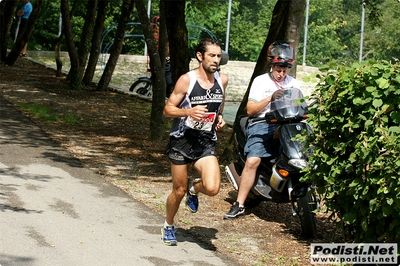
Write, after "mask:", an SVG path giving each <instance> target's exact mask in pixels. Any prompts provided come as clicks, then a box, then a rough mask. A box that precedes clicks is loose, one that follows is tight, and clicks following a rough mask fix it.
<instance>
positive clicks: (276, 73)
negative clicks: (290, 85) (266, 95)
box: [271, 65, 288, 82]
mask: <svg viewBox="0 0 400 266" xmlns="http://www.w3.org/2000/svg"><path fill="white" fill-rule="evenodd" d="M287 70H288V68H287V67H282V66H278V65H275V66H272V72H271V75H272V77H274V79H275V80H276V81H278V82H280V81H283V80H284V79H285V77H286V72H287Z"/></svg>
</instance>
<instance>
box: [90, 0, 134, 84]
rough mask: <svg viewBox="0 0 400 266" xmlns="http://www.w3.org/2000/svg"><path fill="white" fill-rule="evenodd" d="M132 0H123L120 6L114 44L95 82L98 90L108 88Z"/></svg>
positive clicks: (122, 40) (119, 51)
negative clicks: (100, 74)
mask: <svg viewBox="0 0 400 266" xmlns="http://www.w3.org/2000/svg"><path fill="white" fill-rule="evenodd" d="M133 5H134V0H123V1H122V7H121V15H120V18H119V22H118V27H117V31H116V33H115V38H114V44H113V46H112V49H111V52H110V57H109V58H108V61H107V64H106V67H105V69H104V72H103V75H102V76H101V78H100V81H99V83H98V84H97V90H98V91H104V90H106V89H107V88H108V85H109V84H110V81H111V77H112V74H113V72H114V70H115V66H116V65H117V62H118V58H119V55H120V53H121V50H122V46H123V44H124V38H125V29H126V26H127V25H128V22H129V20H130V17H131V14H132V10H133Z"/></svg>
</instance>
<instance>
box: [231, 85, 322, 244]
mask: <svg viewBox="0 0 400 266" xmlns="http://www.w3.org/2000/svg"><path fill="white" fill-rule="evenodd" d="M302 98H303V94H302V92H301V91H300V90H299V89H297V88H286V89H284V91H283V94H282V96H281V97H280V98H279V99H275V100H274V101H272V102H271V111H270V112H268V113H267V114H266V115H265V117H261V118H253V117H248V116H243V117H239V118H237V119H236V121H235V123H234V127H233V128H234V139H235V148H236V153H237V160H236V162H234V163H231V164H230V165H228V166H226V167H225V171H226V175H227V177H228V179H229V181H230V183H231V184H232V186H233V187H234V188H235V189H236V190H238V187H239V185H240V180H241V174H242V171H243V168H244V165H245V162H246V157H245V156H244V146H245V144H246V140H247V136H246V128H247V126H248V125H249V123H269V124H277V125H279V127H278V128H277V136H278V138H274V139H271V142H273V143H271V145H272V147H273V149H274V152H273V154H275V156H271V157H267V158H262V160H261V163H260V165H259V167H258V169H257V174H256V180H255V183H254V185H253V187H252V189H251V191H250V193H249V196H248V198H247V200H246V204H250V203H251V205H253V206H254V205H257V204H259V203H260V202H262V201H272V202H275V203H279V204H280V203H291V206H292V213H293V215H294V216H296V215H297V216H298V217H299V218H300V224H301V228H302V235H303V236H304V237H306V238H313V237H315V236H316V234H317V225H316V218H315V210H317V209H319V200H318V198H317V197H316V195H315V193H314V191H313V187H312V185H311V184H310V183H307V182H301V181H300V178H301V177H302V176H303V173H302V172H301V170H302V169H303V168H304V167H306V166H307V159H308V154H309V151H307V150H305V148H304V143H302V142H301V141H299V140H298V139H297V140H296V136H297V135H298V134H310V133H311V132H312V131H311V127H310V126H309V125H308V124H307V123H306V121H305V120H306V119H307V110H308V108H307V104H306V103H305V101H304V100H301V99H302Z"/></svg>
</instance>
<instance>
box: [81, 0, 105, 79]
mask: <svg viewBox="0 0 400 266" xmlns="http://www.w3.org/2000/svg"><path fill="white" fill-rule="evenodd" d="M109 2H110V0H103V1H99V3H98V5H97V17H96V24H95V26H94V30H93V36H92V47H91V50H90V56H89V62H88V64H87V67H86V71H85V75H84V76H83V83H84V84H86V85H88V84H90V83H91V82H92V80H93V76H94V72H95V71H96V65H97V61H98V58H99V55H100V42H101V37H102V33H103V30H104V21H105V19H106V15H107V9H108V4H109Z"/></svg>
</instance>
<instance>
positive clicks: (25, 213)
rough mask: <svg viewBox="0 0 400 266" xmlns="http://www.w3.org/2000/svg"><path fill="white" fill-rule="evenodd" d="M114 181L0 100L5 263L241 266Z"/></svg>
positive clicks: (0, 247)
mask: <svg viewBox="0 0 400 266" xmlns="http://www.w3.org/2000/svg"><path fill="white" fill-rule="evenodd" d="M163 222H164V218H163V217H162V216H160V215H158V214H156V213H154V212H152V211H151V210H150V209H149V208H148V207H147V206H145V205H144V204H142V203H140V202H138V201H136V200H134V199H133V198H131V197H130V196H129V195H128V194H126V193H125V192H123V191H122V190H121V189H119V188H117V187H116V186H114V185H112V184H110V183H107V182H106V181H105V180H104V179H103V178H102V177H101V176H99V175H98V174H96V173H95V172H94V171H92V170H91V169H88V168H85V167H84V166H83V165H82V164H81V163H80V161H78V160H77V159H75V158H73V156H72V155H71V154H70V153H69V152H68V151H66V150H65V149H64V148H62V147H60V146H59V145H58V144H56V143H55V142H53V141H52V140H51V139H50V138H49V137H48V136H47V135H46V134H44V133H43V132H42V131H41V130H40V129H39V127H38V126H36V125H35V124H34V123H32V122H31V120H29V119H28V118H26V117H25V116H24V115H22V114H21V113H20V112H19V111H17V110H16V109H15V108H14V107H13V106H12V105H11V104H10V103H9V102H7V101H6V100H5V99H4V98H2V97H1V96H0V265H1V266H9V265H10V266H11V265H18V266H24V265H38V266H45V265H52V266H54V265H60V266H62V265H68V266H71V265H80V266H81V265H96V266H101V265H107V266H109V265H140V266H142V265H144V266H146V265H219V266H220V265H238V264H237V263H236V262H234V261H232V260H230V259H228V258H227V257H225V256H224V255H222V254H221V253H219V252H218V251H216V250H215V249H214V248H213V247H211V246H208V245H206V244H204V243H202V242H201V241H199V240H198V239H197V238H195V237H194V236H192V235H191V234H189V233H188V232H187V231H185V230H183V229H180V228H177V238H178V246H175V247H170V246H166V245H163V244H162V243H161V233H160V230H161V225H162V224H163Z"/></svg>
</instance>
